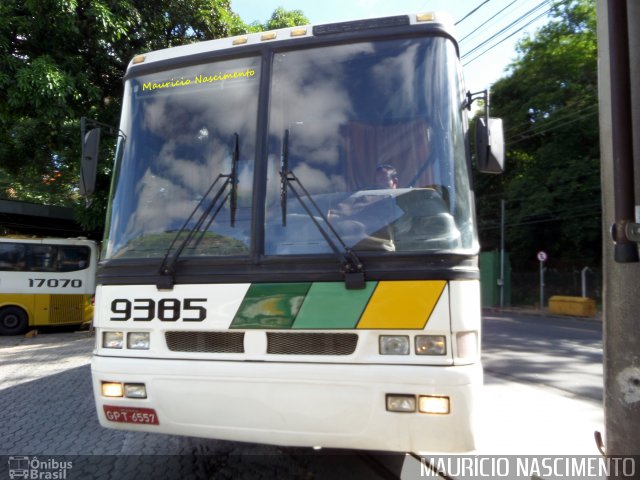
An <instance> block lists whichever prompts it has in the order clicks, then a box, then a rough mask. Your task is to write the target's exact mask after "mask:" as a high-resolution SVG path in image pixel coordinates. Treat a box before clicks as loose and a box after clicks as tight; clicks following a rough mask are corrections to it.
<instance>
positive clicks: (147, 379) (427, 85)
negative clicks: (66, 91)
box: [83, 14, 504, 453]
mask: <svg viewBox="0 0 640 480" xmlns="http://www.w3.org/2000/svg"><path fill="white" fill-rule="evenodd" d="M474 98H475V97H474V95H473V94H471V93H468V92H466V91H465V89H464V86H463V81H462V76H461V68H460V62H459V55H458V46H457V44H456V41H455V40H454V37H453V35H452V33H451V28H450V26H449V24H448V23H446V22H443V21H441V20H440V18H439V17H438V16H437V15H434V14H426V15H406V16H404V15H403V16H397V17H387V18H378V19H370V20H362V21H355V22H346V23H338V24H328V25H318V26H303V27H296V28H287V29H281V30H277V31H270V32H264V33H257V34H250V35H243V36H238V37H233V38H226V39H219V40H213V41H207V42H202V43H199V44H192V45H187V46H181V47H176V48H172V49H167V50H162V51H156V52H149V53H146V54H142V55H138V56H136V57H135V58H134V59H133V60H132V62H131V63H130V65H129V67H128V69H127V73H126V77H125V91H124V100H123V110H122V117H121V123H120V134H119V140H118V146H117V153H116V160H115V167H114V179H113V185H112V190H111V197H110V204H109V209H108V215H107V227H106V238H105V244H104V245H105V250H104V255H103V259H102V261H101V264H100V266H99V269H98V275H97V284H98V285H97V291H96V314H95V321H94V325H95V327H96V332H97V346H96V350H95V353H94V356H93V361H92V375H93V386H94V392H95V400H96V405H97V412H98V416H99V419H100V423H101V424H102V425H103V426H105V427H108V428H117V429H126V430H135V431H145V432H161V433H169V434H181V435H191V436H200V437H208V438H217V439H225V440H233V441H247V442H258V443H267V444H279V445H289V446H318V447H334V448H356V449H372V450H386V451H400V452H415V453H419V452H427V451H431V452H433V451H439V452H463V451H471V450H473V449H474V448H475V431H474V421H473V419H474V415H475V413H476V412H475V399H476V395H477V392H478V389H479V387H480V386H481V385H482V366H481V363H480V290H479V272H478V251H479V247H478V242H477V231H476V223H475V214H474V200H473V190H472V184H471V173H470V164H471V153H470V152H471V147H470V141H469V134H468V132H469V128H468V119H467V116H468V113H467V112H468V110H467V109H468V108H469V106H470V104H471V102H472V101H473V99H474ZM493 120H494V119H491V121H490V119H489V117H488V112H487V113H486V118H482V119H481V121H480V122H479V123H478V125H477V128H476V134H477V136H478V142H477V157H478V164H479V167H480V168H481V169H482V170H486V171H490V172H494V173H495V172H499V171H501V168H502V163H501V162H502V157H503V154H504V152H503V147H502V133H501V132H502V129H501V124H500V123H499V122H498V121H493ZM489 131H490V132H491V137H490V136H489V133H488V132H489ZM99 133H100V130H99V129H94V130H91V131H90V132H87V133H86V134H85V133H83V138H84V139H85V140H84V145H83V148H84V153H83V162H84V167H85V175H84V176H83V179H84V180H83V181H84V182H85V184H84V186H83V189H84V190H85V191H86V192H91V191H92V189H93V184H92V175H91V174H90V173H87V172H89V171H90V170H91V169H93V168H95V165H96V162H97V157H96V155H95V153H94V152H96V151H97V150H98V148H97V140H98V139H99V136H100V135H99Z"/></svg>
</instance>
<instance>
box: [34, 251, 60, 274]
mask: <svg viewBox="0 0 640 480" xmlns="http://www.w3.org/2000/svg"><path fill="white" fill-rule="evenodd" d="M55 250H56V247H54V246H53V245H30V246H29V248H28V253H27V270H29V271H31V272H55V270H56V268H55V259H56V252H55Z"/></svg>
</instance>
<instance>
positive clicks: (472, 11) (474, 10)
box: [454, 0, 491, 26]
mask: <svg viewBox="0 0 640 480" xmlns="http://www.w3.org/2000/svg"><path fill="white" fill-rule="evenodd" d="M490 1H491V0H484V2H482V3H481V4H480V5H478V6H477V7H476V8H474V9H473V10H471V11H470V12H469V13H467V14H466V15H465V16H464V17H462V18H461V19H460V20H458V21H457V22H456V23H455V24H454V25H456V26H457V25H458V24H459V23H462V22H463V21H464V20H466V19H467V18H469V17H470V16H471V15H473V14H474V13H476V12H477V11H478V10H480V7H482V6H483V5H486V4H487V3H489V2H490Z"/></svg>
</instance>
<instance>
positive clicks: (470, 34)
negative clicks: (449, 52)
mask: <svg viewBox="0 0 640 480" xmlns="http://www.w3.org/2000/svg"><path fill="white" fill-rule="evenodd" d="M519 1H521V0H513V1H512V2H511V3H510V4H509V5H507V6H506V7H504V8H503V9H502V10H500V11H499V12H498V13H496V14H495V15H493V16H492V17H490V18H488V19H487V20H486V21H484V22H483V23H482V25H480V26H479V27H478V28H476V29H475V30H472V31H471V32H469V33H468V34H466V35H465V36H464V37H463V38H461V39H460V42H459V43H462V42H464V41H465V40H466V39H467V38H469V37H470V36H472V35H473V34H474V33H476V32H477V31H479V30H481V29H483V28H485V27H487V24H488V23H489V22H490V21H491V20H493V19H494V18H496V17H497V16H498V15H500V14H501V13H502V12H504V11H505V10H506V9H508V8H509V7H510V6H511V5H513V4H514V3H517V2H519ZM456 25H457V24H456Z"/></svg>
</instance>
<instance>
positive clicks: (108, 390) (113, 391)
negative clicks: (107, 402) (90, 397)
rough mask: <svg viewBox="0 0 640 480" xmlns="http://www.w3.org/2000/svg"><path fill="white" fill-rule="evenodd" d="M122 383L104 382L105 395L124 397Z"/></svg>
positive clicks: (103, 393) (103, 390) (103, 392)
mask: <svg viewBox="0 0 640 480" xmlns="http://www.w3.org/2000/svg"><path fill="white" fill-rule="evenodd" d="M122 395H123V392H122V384H121V383H119V382H102V396H103V397H112V398H115V397H122Z"/></svg>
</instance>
